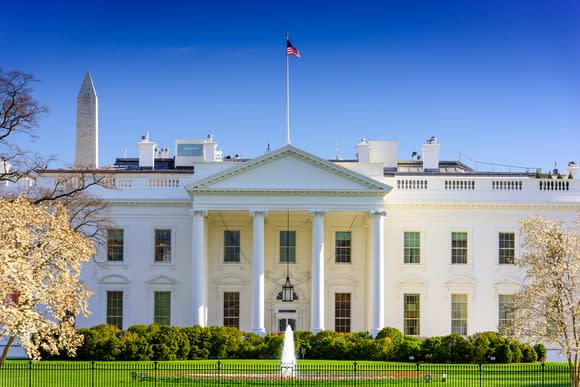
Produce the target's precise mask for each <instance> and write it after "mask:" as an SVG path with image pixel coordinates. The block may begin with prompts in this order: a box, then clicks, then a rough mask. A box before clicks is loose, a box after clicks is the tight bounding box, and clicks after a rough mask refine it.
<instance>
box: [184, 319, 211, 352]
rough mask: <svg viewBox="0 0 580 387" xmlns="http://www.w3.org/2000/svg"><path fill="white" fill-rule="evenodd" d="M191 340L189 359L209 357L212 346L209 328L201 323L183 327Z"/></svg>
mask: <svg viewBox="0 0 580 387" xmlns="http://www.w3.org/2000/svg"><path fill="white" fill-rule="evenodd" d="M182 331H183V333H185V336H187V341H188V342H189V354H188V355H187V358H188V359H189V360H203V359H207V358H209V352H210V347H211V334H210V332H209V330H208V329H207V328H202V327H200V326H199V325H194V326H192V327H186V328H182Z"/></svg>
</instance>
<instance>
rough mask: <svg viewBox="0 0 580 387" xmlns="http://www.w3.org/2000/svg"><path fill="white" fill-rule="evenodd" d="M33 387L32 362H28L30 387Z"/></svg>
mask: <svg viewBox="0 0 580 387" xmlns="http://www.w3.org/2000/svg"><path fill="white" fill-rule="evenodd" d="M31 386H32V360H28V387H31Z"/></svg>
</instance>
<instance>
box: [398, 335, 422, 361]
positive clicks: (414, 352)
mask: <svg viewBox="0 0 580 387" xmlns="http://www.w3.org/2000/svg"><path fill="white" fill-rule="evenodd" d="M393 355H394V360H396V361H412V362H417V361H419V360H421V357H422V353H421V340H420V339H418V338H416V337H412V336H404V338H403V341H401V342H400V343H399V344H397V345H395V349H394V353H393ZM410 356H413V359H412V360H411V359H410V358H409V357H410Z"/></svg>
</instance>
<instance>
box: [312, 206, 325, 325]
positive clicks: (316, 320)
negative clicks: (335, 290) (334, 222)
mask: <svg viewBox="0 0 580 387" xmlns="http://www.w3.org/2000/svg"><path fill="white" fill-rule="evenodd" d="M310 213H311V215H312V278H311V281H312V301H311V306H312V313H311V315H312V323H311V327H310V328H311V329H312V332H314V333H318V332H320V331H322V330H324V216H325V215H326V211H311V212H310Z"/></svg>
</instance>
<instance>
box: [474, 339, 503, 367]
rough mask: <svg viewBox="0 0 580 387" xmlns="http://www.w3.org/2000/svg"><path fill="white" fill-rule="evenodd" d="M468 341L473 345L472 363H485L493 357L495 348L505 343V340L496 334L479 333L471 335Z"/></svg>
mask: <svg viewBox="0 0 580 387" xmlns="http://www.w3.org/2000/svg"><path fill="white" fill-rule="evenodd" d="M469 341H470V342H471V343H472V344H473V359H472V360H473V362H474V363H486V362H489V361H490V360H491V357H492V356H495V350H496V348H497V346H498V345H500V344H503V343H505V342H506V339H505V337H503V336H502V335H500V334H499V333H497V332H479V333H475V334H473V335H471V336H470V337H469ZM496 360H497V359H496Z"/></svg>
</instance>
